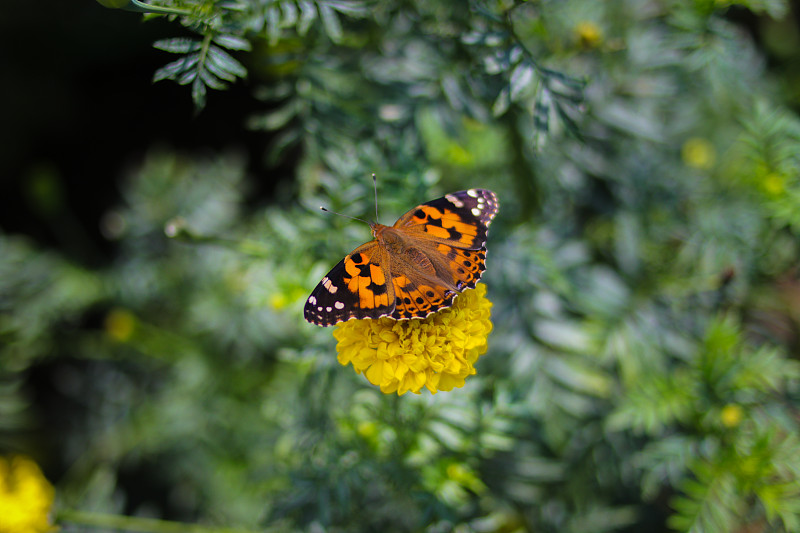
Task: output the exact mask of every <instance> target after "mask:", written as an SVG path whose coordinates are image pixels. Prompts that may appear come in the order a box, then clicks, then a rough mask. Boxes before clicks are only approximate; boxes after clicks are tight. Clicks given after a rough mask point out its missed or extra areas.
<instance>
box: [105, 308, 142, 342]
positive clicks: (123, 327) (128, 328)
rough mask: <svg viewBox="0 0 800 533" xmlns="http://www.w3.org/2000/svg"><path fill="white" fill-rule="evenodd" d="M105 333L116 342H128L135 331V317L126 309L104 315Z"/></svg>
mask: <svg viewBox="0 0 800 533" xmlns="http://www.w3.org/2000/svg"><path fill="white" fill-rule="evenodd" d="M105 328H106V333H107V334H108V336H109V337H111V338H112V339H114V340H115V341H118V342H125V341H127V340H130V338H131V336H132V335H133V331H134V329H136V317H135V316H133V313H131V312H130V311H128V310H126V309H112V310H111V311H109V313H108V314H107V315H106V320H105Z"/></svg>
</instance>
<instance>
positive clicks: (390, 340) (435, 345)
mask: <svg viewBox="0 0 800 533" xmlns="http://www.w3.org/2000/svg"><path fill="white" fill-rule="evenodd" d="M491 307H492V302H490V301H489V300H488V298H486V286H485V285H483V284H478V286H477V287H476V288H475V289H470V290H466V291H464V292H463V293H462V294H460V295H458V296H457V297H456V299H455V301H454V302H453V306H452V307H450V308H448V309H443V310H441V311H438V312H436V313H433V314H432V315H430V316H429V317H427V318H425V319H411V320H394V319H392V318H386V317H384V318H379V319H375V320H372V319H364V320H350V321H347V322H342V323H340V324H339V325H338V326H337V327H336V330H335V331H334V332H333V336H334V337H335V338H336V340H337V341H339V342H338V344H337V345H336V351H337V352H338V353H339V362H340V363H341V364H342V365H348V364H352V365H353V368H354V369H355V371H356V372H357V373H359V374H361V373H363V374H364V375H365V376H366V378H367V379H368V380H369V382H370V383H372V384H373V385H377V386H378V387H380V388H381V392H383V393H384V394H392V393H394V392H396V393H397V394H398V395H403V394H405V393H406V392H408V391H411V392H413V393H416V394H419V392H420V390H422V387H426V388H427V389H428V390H429V391H430V392H431V393H433V394H436V392H437V391H440V390H442V391H449V390H452V389H453V388H455V387H463V386H464V380H465V379H466V378H467V377H468V376H470V375H472V374H475V373H476V371H475V367H474V366H473V365H474V364H475V362H476V361H477V360H478V357H480V356H481V355H482V354H484V353H486V349H487V348H488V343H487V337H488V336H489V332H491V331H492V323H491V321H490V320H489V317H490V315H491Z"/></svg>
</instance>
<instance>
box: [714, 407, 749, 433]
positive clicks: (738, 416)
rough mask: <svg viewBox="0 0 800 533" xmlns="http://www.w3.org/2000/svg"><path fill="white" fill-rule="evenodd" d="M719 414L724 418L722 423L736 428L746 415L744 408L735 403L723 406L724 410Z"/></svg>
mask: <svg viewBox="0 0 800 533" xmlns="http://www.w3.org/2000/svg"><path fill="white" fill-rule="evenodd" d="M719 416H720V418H721V419H722V424H723V425H724V426H725V427H727V428H735V427H736V426H738V425H739V423H740V422H741V421H742V418H743V417H744V411H742V408H741V407H740V406H739V405H737V404H735V403H729V404H728V405H726V406H725V407H723V408H722V412H721V413H720V415H719Z"/></svg>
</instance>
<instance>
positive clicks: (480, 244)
mask: <svg viewBox="0 0 800 533" xmlns="http://www.w3.org/2000/svg"><path fill="white" fill-rule="evenodd" d="M497 210H498V203H497V195H496V194H495V193H493V192H492V191H488V190H486V189H469V190H466V191H458V192H454V193H451V194H446V195H444V196H442V197H441V198H437V199H436V200H431V201H430V202H427V203H424V204H422V205H418V206H417V207H415V208H414V209H411V210H410V211H408V212H407V213H406V214H405V215H403V216H402V217H400V219H399V220H398V221H397V222H395V224H394V227H395V228H401V229H406V230H409V231H412V232H413V234H414V235H420V236H421V237H424V238H428V239H431V240H434V241H436V242H440V243H443V244H447V245H449V246H452V247H454V248H461V249H465V250H480V249H482V248H485V247H486V234H487V232H488V230H489V224H490V223H491V222H492V219H494V217H495V215H496V214H497Z"/></svg>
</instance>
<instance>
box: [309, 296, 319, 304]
mask: <svg viewBox="0 0 800 533" xmlns="http://www.w3.org/2000/svg"><path fill="white" fill-rule="evenodd" d="M308 303H310V304H311V305H316V304H317V297H316V296H309V298H308Z"/></svg>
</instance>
